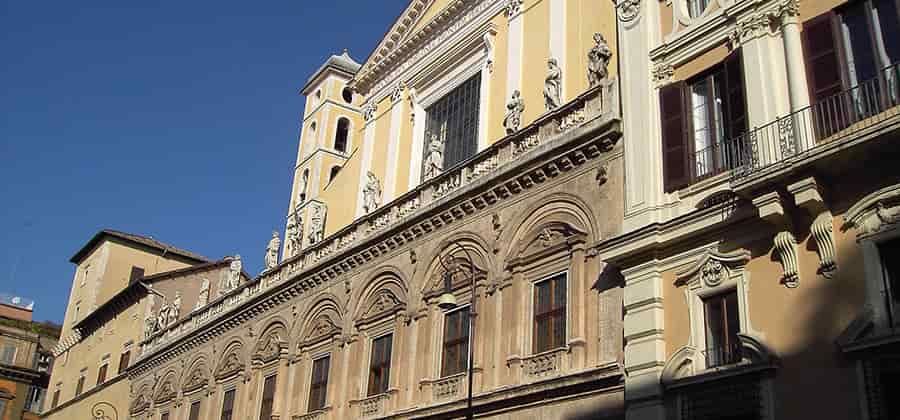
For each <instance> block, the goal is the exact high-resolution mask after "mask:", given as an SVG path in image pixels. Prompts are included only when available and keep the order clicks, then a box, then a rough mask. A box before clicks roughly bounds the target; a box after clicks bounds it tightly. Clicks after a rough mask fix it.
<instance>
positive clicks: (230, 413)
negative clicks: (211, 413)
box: [219, 385, 238, 420]
mask: <svg viewBox="0 0 900 420" xmlns="http://www.w3.org/2000/svg"><path fill="white" fill-rule="evenodd" d="M229 393H230V394H231V395H232V397H231V404H230V405H229V407H228V410H227V414H228V417H225V414H226V410H225V408H226V405H225V403H226V402H228V394H229ZM237 397H238V390H237V387H236V386H234V385H231V386H227V387H224V388H223V389H222V403H221V404H219V406H220V409H219V420H235V418H234V411H235V409H234V407H235V402H236V401H237Z"/></svg>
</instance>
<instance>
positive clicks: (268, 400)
mask: <svg viewBox="0 0 900 420" xmlns="http://www.w3.org/2000/svg"><path fill="white" fill-rule="evenodd" d="M277 379H278V377H277V376H275V375H272V376H269V377H267V378H266V380H265V382H263V395H262V401H261V402H260V404H259V420H272V403H273V402H274V401H275V381H276V380H277Z"/></svg>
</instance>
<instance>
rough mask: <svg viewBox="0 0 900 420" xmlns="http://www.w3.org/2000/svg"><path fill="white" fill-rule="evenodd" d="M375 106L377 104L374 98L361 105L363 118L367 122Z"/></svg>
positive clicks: (372, 114) (376, 106)
mask: <svg viewBox="0 0 900 420" xmlns="http://www.w3.org/2000/svg"><path fill="white" fill-rule="evenodd" d="M377 108H378V105H376V104H375V101H374V100H369V102H366V104H365V105H363V108H362V113H363V119H364V120H365V121H367V122H368V121H370V120H371V119H372V118H374V117H375V110H376V109H377Z"/></svg>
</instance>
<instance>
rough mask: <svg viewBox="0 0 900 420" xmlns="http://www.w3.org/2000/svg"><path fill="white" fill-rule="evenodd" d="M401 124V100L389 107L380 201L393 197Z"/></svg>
mask: <svg viewBox="0 0 900 420" xmlns="http://www.w3.org/2000/svg"><path fill="white" fill-rule="evenodd" d="M402 125H403V100H402V99H401V100H399V101H396V102H394V104H393V106H392V107H391V128H390V134H388V138H387V139H385V141H387V142H388V149H387V166H386V167H385V169H384V173H383V174H379V175H380V178H381V180H382V197H381V202H382V203H389V202H391V201H392V200H393V199H394V198H395V194H394V192H395V191H396V189H397V170H398V168H397V161H398V159H399V156H398V155H399V153H400V152H399V150H400V128H401V127H402Z"/></svg>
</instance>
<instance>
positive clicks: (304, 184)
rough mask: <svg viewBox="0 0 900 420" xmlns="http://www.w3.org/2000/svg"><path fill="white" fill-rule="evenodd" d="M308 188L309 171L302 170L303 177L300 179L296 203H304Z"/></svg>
mask: <svg viewBox="0 0 900 420" xmlns="http://www.w3.org/2000/svg"><path fill="white" fill-rule="evenodd" d="M308 188H309V169H304V170H303V175H302V176H301V177H300V195H299V196H298V199H299V200H298V201H299V202H300V203H304V202H306V190H307V189H308Z"/></svg>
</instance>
